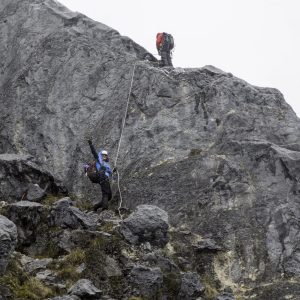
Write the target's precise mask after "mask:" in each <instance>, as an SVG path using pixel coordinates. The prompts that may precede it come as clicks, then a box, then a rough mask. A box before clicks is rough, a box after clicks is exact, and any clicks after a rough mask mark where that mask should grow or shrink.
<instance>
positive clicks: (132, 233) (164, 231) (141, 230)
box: [120, 205, 169, 246]
mask: <svg viewBox="0 0 300 300" xmlns="http://www.w3.org/2000/svg"><path fill="white" fill-rule="evenodd" d="M168 228H169V224H168V214H167V213H166V212H165V211H164V210H162V209H160V208H159V207H157V206H153V205H140V206H138V207H137V210H136V211H135V212H133V213H132V214H131V215H130V216H129V217H128V218H126V219H125V220H124V221H123V222H122V223H121V228H120V231H121V233H122V234H123V235H124V237H125V239H126V240H128V241H129V242H130V243H132V244H139V243H143V242H150V243H151V244H154V245H160V246H164V245H165V244H166V243H167V242H168Z"/></svg>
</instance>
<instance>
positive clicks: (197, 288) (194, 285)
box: [179, 272, 205, 300]
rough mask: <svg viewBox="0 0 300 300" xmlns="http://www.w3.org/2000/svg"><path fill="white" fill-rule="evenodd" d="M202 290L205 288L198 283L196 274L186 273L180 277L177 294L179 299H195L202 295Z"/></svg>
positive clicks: (198, 279)
mask: <svg viewBox="0 0 300 300" xmlns="http://www.w3.org/2000/svg"><path fill="white" fill-rule="evenodd" d="M204 290H205V288H204V286H203V284H202V283H201V282H200V278H199V275H198V274H197V273H192V272H187V273H184V274H183V275H182V278H181V287H180V292H179V298H180V299H187V300H188V299H191V300H192V299H197V298H198V297H200V296H201V295H202V294H203V292H204Z"/></svg>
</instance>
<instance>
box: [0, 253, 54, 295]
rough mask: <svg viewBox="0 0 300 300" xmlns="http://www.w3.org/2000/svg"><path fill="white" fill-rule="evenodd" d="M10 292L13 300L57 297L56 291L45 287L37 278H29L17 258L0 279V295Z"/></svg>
mask: <svg viewBox="0 0 300 300" xmlns="http://www.w3.org/2000/svg"><path fill="white" fill-rule="evenodd" d="M7 290H9V295H10V296H9V297H8V299H13V300H24V299H28V300H38V299H46V298H48V297H52V296H54V295H55V293H54V291H53V290H52V289H50V288H49V287H47V286H46V285H44V284H43V283H42V282H41V281H40V280H38V279H37V278H34V277H31V276H28V275H27V274H26V273H25V272H24V271H23V270H22V268H21V265H20V263H19V261H18V260H17V259H16V258H15V259H13V260H11V261H10V263H9V264H8V266H7V270H6V273H5V274H4V276H2V277H0V294H1V295H3V294H4V293H7V292H8V291H7Z"/></svg>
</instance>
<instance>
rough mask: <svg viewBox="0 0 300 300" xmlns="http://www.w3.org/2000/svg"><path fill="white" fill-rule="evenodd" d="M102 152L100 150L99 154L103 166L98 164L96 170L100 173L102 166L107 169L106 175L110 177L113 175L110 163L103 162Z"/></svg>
mask: <svg viewBox="0 0 300 300" xmlns="http://www.w3.org/2000/svg"><path fill="white" fill-rule="evenodd" d="M101 152H102V151H101V150H100V151H99V153H98V160H99V162H100V164H101V165H100V164H99V163H98V162H96V168H97V170H98V171H99V170H100V168H101V166H102V167H105V175H106V176H107V177H110V176H111V175H112V171H111V168H110V165H109V163H108V162H106V161H104V160H103V157H102V154H101Z"/></svg>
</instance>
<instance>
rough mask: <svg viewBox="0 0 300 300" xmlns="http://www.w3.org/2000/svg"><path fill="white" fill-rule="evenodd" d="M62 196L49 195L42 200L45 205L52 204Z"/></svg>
mask: <svg viewBox="0 0 300 300" xmlns="http://www.w3.org/2000/svg"><path fill="white" fill-rule="evenodd" d="M60 198H61V197H60V196H54V195H47V196H46V197H45V198H44V199H43V200H42V201H41V204H43V205H45V206H52V205H53V204H54V203H55V202H56V201H57V200H59V199H60Z"/></svg>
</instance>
